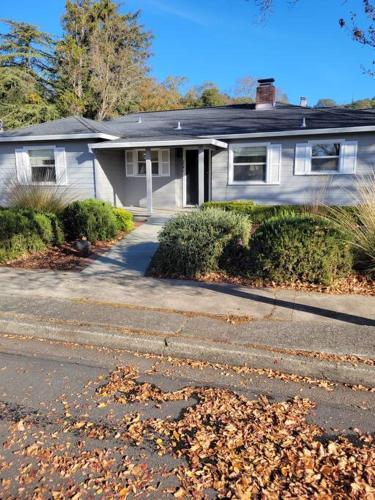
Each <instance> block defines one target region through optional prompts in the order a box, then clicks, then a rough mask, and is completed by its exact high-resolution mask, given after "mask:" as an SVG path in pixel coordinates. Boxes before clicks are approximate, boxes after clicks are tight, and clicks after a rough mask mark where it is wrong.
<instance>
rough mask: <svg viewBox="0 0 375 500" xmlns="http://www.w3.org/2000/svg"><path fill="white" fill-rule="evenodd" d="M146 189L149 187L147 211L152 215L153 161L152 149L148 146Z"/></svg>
mask: <svg viewBox="0 0 375 500" xmlns="http://www.w3.org/2000/svg"><path fill="white" fill-rule="evenodd" d="M146 189H147V212H148V214H149V215H152V162H151V149H150V148H146Z"/></svg>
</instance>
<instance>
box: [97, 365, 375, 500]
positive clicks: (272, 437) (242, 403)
mask: <svg viewBox="0 0 375 500" xmlns="http://www.w3.org/2000/svg"><path fill="white" fill-rule="evenodd" d="M136 377H137V375H136V372H135V371H134V370H132V369H129V368H120V369H118V370H117V371H115V372H113V373H112V374H111V376H110V379H109V381H108V383H107V384H106V385H105V386H103V387H102V388H100V389H99V391H98V392H99V393H100V394H101V395H102V396H111V397H114V398H115V400H116V401H118V402H120V403H125V404H127V403H130V402H146V401H154V402H157V403H159V404H160V403H161V402H166V401H174V400H181V399H185V400H186V399H190V398H196V399H197V400H198V403H197V404H196V405H194V406H190V407H189V408H188V409H187V410H186V411H185V412H184V413H183V414H182V415H181V416H180V418H179V419H177V420H170V421H168V420H165V419H154V420H149V421H145V422H143V429H144V431H145V435H146V436H147V439H150V438H151V437H152V438H153V439H154V440H155V443H156V444H157V446H158V447H159V449H160V451H161V452H162V453H173V454H175V455H177V456H178V457H183V458H185V459H186V461H187V466H181V467H180V468H179V469H178V470H177V471H176V472H177V475H178V477H179V479H180V481H181V488H180V489H179V490H178V491H177V492H176V495H177V496H181V497H183V496H185V495H189V496H190V495H191V496H196V497H198V498H201V496H203V494H204V491H205V490H207V489H213V490H215V491H216V492H217V495H218V496H219V497H234V498H252V497H256V498H261V497H264V495H266V496H267V497H274V498H277V497H278V495H280V494H281V493H282V494H283V495H291V496H295V497H302V496H311V495H316V494H318V493H319V495H323V496H324V495H327V497H331V496H337V498H338V497H340V496H342V497H343V498H344V497H345V496H347V495H351V496H352V497H357V498H364V497H366V495H375V446H374V443H373V440H372V438H371V437H369V436H361V437H359V441H360V442H361V446H355V445H354V444H353V443H351V442H350V441H349V440H348V439H347V438H345V437H340V438H338V439H337V440H335V441H329V440H326V441H325V440H324V435H323V431H322V429H320V428H319V427H317V426H316V425H312V424H309V423H307V422H306V416H307V414H308V412H309V411H311V410H312V409H313V407H314V404H313V403H312V402H311V401H309V400H306V399H301V398H294V399H293V400H292V401H288V402H285V401H283V402H278V403H271V402H269V401H268V400H267V398H265V397H260V398H259V399H258V400H252V401H251V400H249V399H247V398H246V397H244V396H241V395H238V394H235V393H234V392H232V391H230V390H227V389H220V388H219V389H218V388H194V387H188V388H185V389H182V390H180V391H174V392H163V391H162V390H161V389H159V388H157V387H154V386H152V385H151V384H149V383H140V384H139V383H137V380H136ZM131 425H132V424H131Z"/></svg>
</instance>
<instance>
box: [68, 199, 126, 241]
mask: <svg viewBox="0 0 375 500" xmlns="http://www.w3.org/2000/svg"><path fill="white" fill-rule="evenodd" d="M63 222H64V231H65V234H66V236H67V238H68V239H69V240H76V239H79V238H86V239H88V240H89V241H97V240H103V241H105V240H110V239H112V238H114V236H116V234H117V221H116V216H115V214H114V213H113V209H112V206H111V205H110V204H109V203H107V202H105V201H100V200H83V201H75V202H73V203H71V204H70V205H68V206H67V207H66V208H65V210H64V213H63Z"/></svg>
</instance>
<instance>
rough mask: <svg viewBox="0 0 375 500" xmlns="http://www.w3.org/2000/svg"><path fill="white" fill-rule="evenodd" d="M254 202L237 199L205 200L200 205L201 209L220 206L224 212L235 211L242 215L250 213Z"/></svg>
mask: <svg viewBox="0 0 375 500" xmlns="http://www.w3.org/2000/svg"><path fill="white" fill-rule="evenodd" d="M254 206H255V203H254V202H253V201H250V200H249V201H245V200H237V201H206V202H204V203H203V205H202V206H201V208H202V210H207V208H220V209H221V210H225V211H226V212H236V213H238V214H243V215H251V214H252V212H253V209H254Z"/></svg>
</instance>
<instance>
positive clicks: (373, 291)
mask: <svg viewBox="0 0 375 500" xmlns="http://www.w3.org/2000/svg"><path fill="white" fill-rule="evenodd" d="M197 281H204V282H208V283H210V282H211V283H229V284H231V285H239V286H245V287H249V288H272V289H276V290H298V291H301V292H319V293H328V294H332V295H333V294H334V295H347V294H353V295H370V296H375V280H371V279H369V278H366V277H365V276H362V275H351V276H349V277H348V278H344V279H341V280H339V281H338V282H337V283H335V284H334V285H332V286H325V285H312V284H309V283H302V282H298V281H297V282H295V283H285V284H283V285H276V284H275V283H273V282H269V281H265V280H261V279H251V278H246V277H244V276H230V275H227V274H225V273H210V274H206V275H204V276H200V277H199V278H197Z"/></svg>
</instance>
